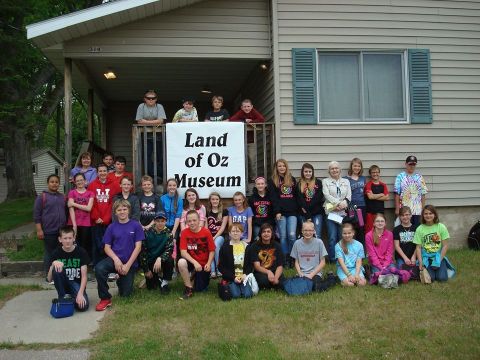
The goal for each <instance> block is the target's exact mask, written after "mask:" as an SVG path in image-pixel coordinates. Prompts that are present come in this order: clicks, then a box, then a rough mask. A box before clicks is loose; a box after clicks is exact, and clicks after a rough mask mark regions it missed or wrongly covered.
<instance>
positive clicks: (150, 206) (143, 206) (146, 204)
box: [138, 194, 162, 226]
mask: <svg viewBox="0 0 480 360" xmlns="http://www.w3.org/2000/svg"><path fill="white" fill-rule="evenodd" d="M138 199H139V200H140V223H141V224H142V225H143V226H147V225H148V224H150V223H151V222H152V220H153V219H154V218H155V214H156V213H157V212H158V211H159V210H161V207H162V205H161V202H160V197H159V196H158V195H157V194H152V195H148V196H147V195H144V194H140V195H139V196H138Z"/></svg>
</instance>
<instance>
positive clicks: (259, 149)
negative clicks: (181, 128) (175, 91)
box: [132, 123, 275, 186]
mask: <svg viewBox="0 0 480 360" xmlns="http://www.w3.org/2000/svg"><path fill="white" fill-rule="evenodd" d="M245 127H246V135H245V154H246V153H247V149H246V146H247V136H248V134H253V135H250V137H252V136H253V142H254V144H255V145H256V146H255V148H256V151H255V156H254V158H253V159H252V160H253V162H254V166H253V167H252V169H253V174H249V173H248V168H249V166H248V163H247V169H246V170H247V179H248V178H250V179H251V178H256V177H257V176H263V177H265V178H269V177H270V176H271V170H272V165H273V163H274V158H275V125H274V124H271V123H264V124H245ZM165 138H166V137H165V125H159V126H147V125H138V124H134V125H133V126H132V155H133V156H132V157H133V176H134V182H135V184H137V183H138V181H139V180H140V178H141V177H142V175H143V174H146V173H147V169H148V165H149V164H148V161H149V156H148V145H147V144H148V142H149V141H150V144H157V140H160V139H161V154H157V151H153V153H152V158H151V159H150V161H152V162H153V178H154V183H155V184H157V185H159V184H163V186H165V181H166V180H167V179H166V173H167V163H166V156H165V155H166V152H167V147H166V141H165ZM159 142H160V141H159ZM157 156H161V157H162V159H161V160H162V161H161V162H158V161H157ZM246 161H247V162H248V157H247V158H246ZM158 166H162V174H163V176H162V177H161V178H160V176H159V175H158V170H159V169H158Z"/></svg>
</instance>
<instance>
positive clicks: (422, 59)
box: [408, 49, 432, 124]
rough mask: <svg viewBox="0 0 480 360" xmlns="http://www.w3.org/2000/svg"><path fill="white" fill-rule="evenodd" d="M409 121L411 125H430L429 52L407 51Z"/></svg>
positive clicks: (426, 50)
mask: <svg viewBox="0 0 480 360" xmlns="http://www.w3.org/2000/svg"><path fill="white" fill-rule="evenodd" d="M408 65H409V73H410V120H411V123H412V124H431V123H432V82H431V77H430V50H428V49H409V50H408Z"/></svg>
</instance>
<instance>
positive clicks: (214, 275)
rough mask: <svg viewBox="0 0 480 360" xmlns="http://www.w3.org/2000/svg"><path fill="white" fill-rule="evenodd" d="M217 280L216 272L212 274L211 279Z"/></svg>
mask: <svg viewBox="0 0 480 360" xmlns="http://www.w3.org/2000/svg"><path fill="white" fill-rule="evenodd" d="M216 278H217V273H216V272H215V271H212V272H211V273H210V279H216Z"/></svg>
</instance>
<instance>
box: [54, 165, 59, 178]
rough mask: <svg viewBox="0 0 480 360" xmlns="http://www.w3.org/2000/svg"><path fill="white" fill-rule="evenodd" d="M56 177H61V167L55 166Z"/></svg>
mask: <svg viewBox="0 0 480 360" xmlns="http://www.w3.org/2000/svg"><path fill="white" fill-rule="evenodd" d="M55 175H57V176H60V166H55Z"/></svg>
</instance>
